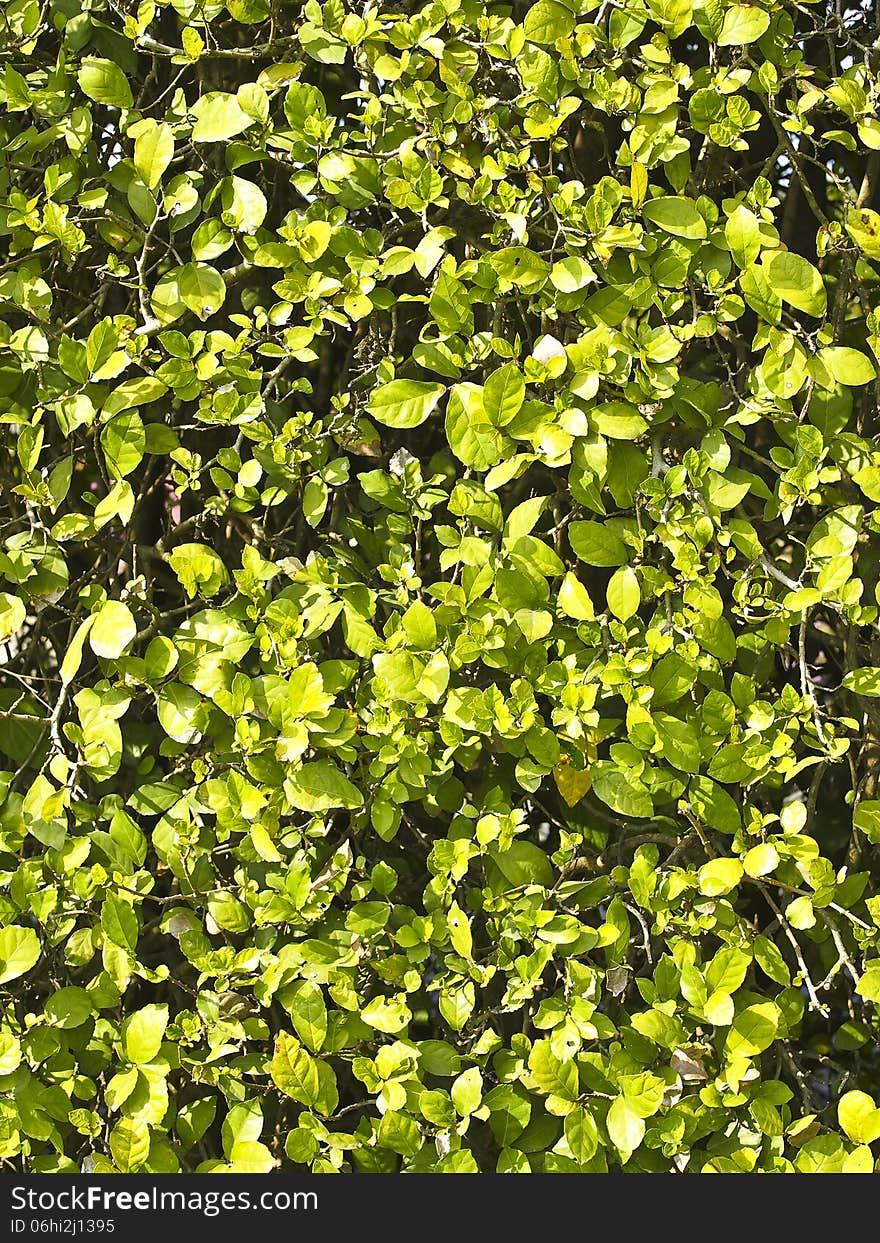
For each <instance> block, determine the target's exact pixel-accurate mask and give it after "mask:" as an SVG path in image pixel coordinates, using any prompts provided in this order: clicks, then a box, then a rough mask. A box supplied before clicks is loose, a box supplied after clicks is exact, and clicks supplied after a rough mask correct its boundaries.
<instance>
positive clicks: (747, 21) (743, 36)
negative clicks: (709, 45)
mask: <svg viewBox="0 0 880 1243" xmlns="http://www.w3.org/2000/svg"><path fill="white" fill-rule="evenodd" d="M769 25H770V14H769V13H767V12H765V11H764V9H761V8H759V7H758V5H756V4H734V5H733V6H732V7H731V8H729V9H728V10H727V11H726V12H725V14H724V21H723V22H722V24H721V33H720V34H719V36H718V46H719V47H743V46H744V45H745V44H748V43H754V42H755V40H756V39H760V37H761V35H762V34H764V32H765V31H766V29H767V27H768V26H769Z"/></svg>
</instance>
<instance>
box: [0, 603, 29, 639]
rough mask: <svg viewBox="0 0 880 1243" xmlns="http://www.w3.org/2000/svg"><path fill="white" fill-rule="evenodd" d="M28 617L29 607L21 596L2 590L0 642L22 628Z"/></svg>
mask: <svg viewBox="0 0 880 1243" xmlns="http://www.w3.org/2000/svg"><path fill="white" fill-rule="evenodd" d="M26 617H27V609H26V608H25V606H24V602H23V601H22V600H20V599H19V597H18V596H13V595H10V593H9V592H8V591H0V642H2V641H3V640H4V639H8V638H9V636H10V635H13V634H15V632H16V631H17V630H20V629H21V627H22V626H23V625H24V622H25V618H26Z"/></svg>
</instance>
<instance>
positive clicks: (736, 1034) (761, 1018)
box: [725, 1001, 780, 1057]
mask: <svg viewBox="0 0 880 1243" xmlns="http://www.w3.org/2000/svg"><path fill="white" fill-rule="evenodd" d="M779 1019H780V1014H779V1010H778V1009H777V1007H776V1006H775V1005H774V1004H773V1002H771V1001H761V1002H757V1003H756V1004H755V1005H752V1006H747V1007H746V1008H745V1009H744V1010H743V1011H741V1012H740V1013H739V1014H738V1015H737V1016H736V1018H735V1019H734V1020H733V1023H732V1025H731V1028H730V1031H729V1032H728V1033H727V1039H726V1042H725V1049H726V1052H727V1055H728V1057H755V1056H756V1055H757V1054H759V1053H763V1052H764V1050H765V1049H766V1048H769V1046H770V1045H771V1044H772V1043H773V1041H774V1040H775V1038H776V1032H777V1030H778V1027H779Z"/></svg>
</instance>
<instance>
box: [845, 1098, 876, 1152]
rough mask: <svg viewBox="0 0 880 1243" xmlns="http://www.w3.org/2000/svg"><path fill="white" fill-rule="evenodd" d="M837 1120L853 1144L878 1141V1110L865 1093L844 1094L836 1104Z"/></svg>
mask: <svg viewBox="0 0 880 1243" xmlns="http://www.w3.org/2000/svg"><path fill="white" fill-rule="evenodd" d="M837 1120H838V1122H839V1123H840V1125H841V1126H842V1127H843V1129H844V1131H845V1132H846V1134H847V1138H848V1139H851V1140H852V1142H853V1143H854V1144H873V1142H874V1140H875V1139H880V1109H877V1107H876V1106H875V1104H874V1101H873V1099H872V1098H871V1097H870V1096H868V1094H867V1092H860V1091H858V1090H855V1091H852V1092H846V1093H845V1094H844V1095H843V1096H842V1097H841V1098H840V1100H839V1101H838V1102H837Z"/></svg>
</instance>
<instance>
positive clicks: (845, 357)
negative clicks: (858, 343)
mask: <svg viewBox="0 0 880 1243" xmlns="http://www.w3.org/2000/svg"><path fill="white" fill-rule="evenodd" d="M818 357H819V359H820V361H821V362H823V363H824V364H825V366H826V367H827V368H828V370H829V371H830V372H831V374H832V375H833V377H834V379H835V380H836V381H837V383H838V384H847V385H849V386H851V387H853V388H859V387H861V385H863V384H869V383H870V382H871V380H873V379H874V377H875V376H876V374H877V372H876V369H875V367H874V364H873V363H872V362H871V360H870V358H868V356H867V355H866V354H863V353H862V352H861V350H853V349H850V348H849V347H848V346H844V345H827V346H825V348H824V349H821V350H819V354H818Z"/></svg>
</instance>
